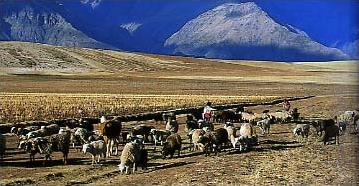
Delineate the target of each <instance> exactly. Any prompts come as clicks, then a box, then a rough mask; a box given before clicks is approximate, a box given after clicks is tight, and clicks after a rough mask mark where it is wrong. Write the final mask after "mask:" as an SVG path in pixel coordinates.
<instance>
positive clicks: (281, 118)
mask: <svg viewBox="0 0 359 186" xmlns="http://www.w3.org/2000/svg"><path fill="white" fill-rule="evenodd" d="M268 115H270V116H272V117H273V118H275V119H276V121H277V122H279V123H287V122H289V121H290V120H291V119H292V115H291V113H290V112H288V111H282V112H273V113H268Z"/></svg>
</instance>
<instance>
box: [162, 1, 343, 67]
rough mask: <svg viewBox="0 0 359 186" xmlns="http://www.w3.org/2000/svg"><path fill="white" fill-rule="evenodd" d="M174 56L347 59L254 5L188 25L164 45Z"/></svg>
mask: <svg viewBox="0 0 359 186" xmlns="http://www.w3.org/2000/svg"><path fill="white" fill-rule="evenodd" d="M165 46H167V47H169V48H171V49H172V50H173V53H175V54H176V53H177V54H178V53H180V54H185V55H192V56H203V57H207V58H222V59H252V60H255V59H256V60H257V59H261V60H275V61H307V60H309V61H312V60H314V61H323V60H340V59H346V58H347V56H346V55H345V54H344V53H342V52H341V51H340V50H338V49H334V48H328V47H325V46H323V45H321V44H319V43H317V42H315V41H313V40H311V38H309V37H308V36H307V34H305V33H304V32H302V31H300V30H298V29H296V28H294V27H292V26H283V25H281V24H279V23H277V22H275V21H274V20H273V19H271V18H270V17H269V15H268V14H267V13H266V12H264V11H262V9H261V8H259V7H258V6H257V5H256V4H255V3H251V2H250V3H243V4H231V3H227V4H223V5H220V6H218V7H216V8H214V9H212V10H209V11H207V12H205V13H203V14H201V15H199V16H198V17H196V18H195V19H193V20H191V21H189V22H188V23H186V24H185V25H184V26H183V27H182V28H181V29H180V30H179V31H178V32H176V33H175V34H173V35H172V36H171V37H170V38H168V39H167V40H166V42H165Z"/></svg>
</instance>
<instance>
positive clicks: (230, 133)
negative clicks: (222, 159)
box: [224, 123, 237, 148]
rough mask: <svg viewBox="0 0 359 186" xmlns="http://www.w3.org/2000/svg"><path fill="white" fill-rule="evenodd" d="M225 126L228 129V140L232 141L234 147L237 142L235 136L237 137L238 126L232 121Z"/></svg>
mask: <svg viewBox="0 0 359 186" xmlns="http://www.w3.org/2000/svg"><path fill="white" fill-rule="evenodd" d="M224 128H225V129H226V130H227V133H228V140H229V141H230V142H231V144H232V146H233V148H236V142H235V138H236V130H237V129H236V128H234V127H233V126H232V125H231V123H226V124H225V125H224Z"/></svg>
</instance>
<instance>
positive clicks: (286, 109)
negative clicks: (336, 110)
mask: <svg viewBox="0 0 359 186" xmlns="http://www.w3.org/2000/svg"><path fill="white" fill-rule="evenodd" d="M283 110H284V111H289V110H290V103H289V101H288V100H286V99H285V100H284V102H283Z"/></svg>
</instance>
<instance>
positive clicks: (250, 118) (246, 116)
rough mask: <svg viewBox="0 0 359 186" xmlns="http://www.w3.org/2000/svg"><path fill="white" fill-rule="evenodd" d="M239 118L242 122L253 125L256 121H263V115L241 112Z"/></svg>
mask: <svg viewBox="0 0 359 186" xmlns="http://www.w3.org/2000/svg"><path fill="white" fill-rule="evenodd" d="M241 118H242V121H245V122H248V123H252V124H255V122H256V121H259V120H261V119H263V114H257V113H248V112H242V113H241Z"/></svg>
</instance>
